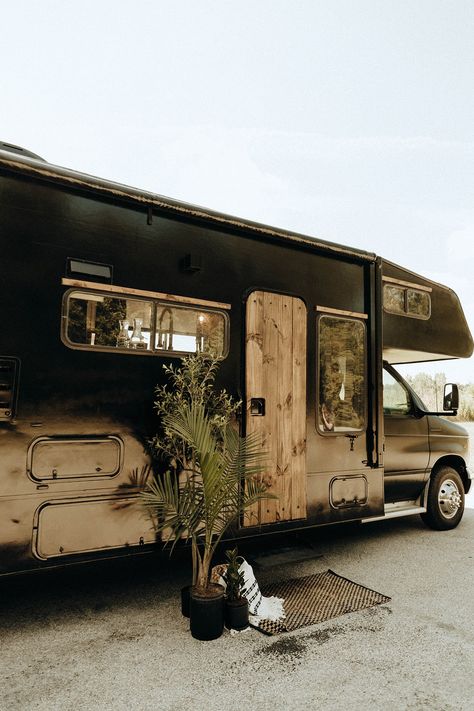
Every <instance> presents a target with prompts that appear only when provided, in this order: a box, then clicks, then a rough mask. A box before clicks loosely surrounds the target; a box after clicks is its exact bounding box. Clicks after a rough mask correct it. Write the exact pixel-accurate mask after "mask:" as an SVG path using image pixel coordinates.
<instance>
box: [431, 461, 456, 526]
mask: <svg viewBox="0 0 474 711" xmlns="http://www.w3.org/2000/svg"><path fill="white" fill-rule="evenodd" d="M463 513H464V485H463V483H462V479H461V477H460V476H459V474H458V473H457V471H456V470H455V469H453V468H452V467H441V468H440V469H438V471H436V472H434V474H432V475H431V480H430V485H429V489H428V499H427V502H426V513H424V514H421V518H422V519H423V521H424V522H425V523H426V524H427V525H428V526H430V527H431V528H434V529H436V530H437V531H447V530H449V529H450V528H456V526H457V525H458V523H459V522H460V520H461V519H462V515H463Z"/></svg>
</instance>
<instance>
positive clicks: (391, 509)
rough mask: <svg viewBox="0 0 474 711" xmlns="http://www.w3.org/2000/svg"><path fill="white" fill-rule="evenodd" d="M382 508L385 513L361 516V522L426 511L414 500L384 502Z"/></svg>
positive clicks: (383, 519)
mask: <svg viewBox="0 0 474 711" xmlns="http://www.w3.org/2000/svg"><path fill="white" fill-rule="evenodd" d="M384 510H385V513H384V515H383V516H374V518H363V519H362V521H361V523H370V522H371V521H385V520H386V519H388V518H399V517H400V516H413V515H414V514H422V513H426V508H425V507H424V506H420V505H419V504H418V503H417V502H415V501H399V502H397V503H396V504H385V507H384Z"/></svg>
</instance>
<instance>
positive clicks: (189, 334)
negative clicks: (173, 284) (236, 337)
mask: <svg viewBox="0 0 474 711" xmlns="http://www.w3.org/2000/svg"><path fill="white" fill-rule="evenodd" d="M225 332H226V317H225V315H224V314H223V313H221V312H220V311H208V310H206V309H195V308H190V307H186V306H170V305H169V304H158V305H157V311H156V336H155V349H156V350H157V351H168V352H174V353H176V352H177V353H211V352H212V353H215V354H216V355H218V356H222V355H224V350H225V340H226V339H225Z"/></svg>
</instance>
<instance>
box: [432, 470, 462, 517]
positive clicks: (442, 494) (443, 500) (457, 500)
mask: <svg viewBox="0 0 474 711" xmlns="http://www.w3.org/2000/svg"><path fill="white" fill-rule="evenodd" d="M461 502H462V498H461V494H460V492H459V489H458V487H457V484H456V482H454V481H453V480H452V479H446V481H443V483H442V484H441V487H440V490H439V495H438V503H439V508H440V510H441V513H442V514H443V516H445V517H446V518H453V516H455V515H456V514H457V512H458V510H459V507H460V506H461Z"/></svg>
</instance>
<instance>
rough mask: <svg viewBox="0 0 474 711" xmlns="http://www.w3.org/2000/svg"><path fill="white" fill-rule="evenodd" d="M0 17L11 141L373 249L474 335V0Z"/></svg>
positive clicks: (468, 370)
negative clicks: (432, 287) (434, 287)
mask: <svg viewBox="0 0 474 711" xmlns="http://www.w3.org/2000/svg"><path fill="white" fill-rule="evenodd" d="M1 26H2V32H1V42H0V62H1V64H0V66H1V68H2V69H1V73H0V90H1V93H0V140H4V141H8V142H11V143H16V144H19V145H22V146H24V147H25V148H29V149H30V150H32V151H34V152H36V153H38V154H39V155H41V156H43V157H44V158H45V159H46V160H48V161H50V162H52V163H56V164H59V165H63V166H67V167H70V168H73V169H76V170H81V171H84V172H88V173H92V174H95V175H99V176H101V177H105V178H110V179H112V180H117V181H119V182H124V183H127V184H129V185H134V186H136V187H139V188H146V189H149V190H152V191H154V192H157V193H161V194H163V195H167V196H170V197H174V198H179V199H182V200H186V201H188V202H192V203H197V204H200V205H205V206H207V207H210V208H214V209H217V210H221V211H224V212H229V213H231V214H236V215H239V216H242V217H245V218H249V219H253V220H257V221H261V222H265V223H269V224H273V225H277V226H279V227H284V228H289V229H293V230H297V231H301V232H304V233H306V234H311V235H314V236H318V237H321V238H324V239H328V240H333V241H336V242H340V243H343V244H349V245H351V246H356V247H361V248H363V249H367V250H369V251H375V252H377V253H378V254H381V255H382V256H384V257H386V258H387V259H390V260H392V261H394V262H397V263H400V264H402V265H403V266H406V267H408V268H410V269H412V270H414V271H416V272H420V273H421V274H424V275H426V276H428V277H430V278H432V279H435V280H437V281H441V282H443V283H445V284H447V285H449V286H451V287H452V288H454V289H455V291H456V292H457V293H458V294H459V296H460V298H461V301H462V303H463V306H464V309H465V313H466V316H467V318H468V320H469V322H470V326H471V330H472V331H474V286H473V276H472V275H473V272H474V207H473V194H474V2H472V0H357V1H354V0H252V1H251V2H250V1H248V0H238V1H237V0H233V1H230V0H214V1H212V0H181V1H180V0H175V1H174V2H170V0H167V1H166V2H165V1H164V0H154V1H153V0H134V2H133V3H132V2H124V1H121V0H114V2H111V1H109V0H94V1H93V2H92V1H91V0H76V1H74V0H61V1H59V0H41V1H39V0H38V1H35V0H16V1H15V2H9V3H5V4H4V5H3V6H2V12H1ZM439 369H440V367H439V365H438V366H436V367H435V370H439ZM441 369H444V370H445V371H446V372H447V373H448V375H451V376H452V378H455V379H457V380H459V381H461V382H463V381H464V382H467V381H471V382H474V361H473V360H472V359H471V360H470V361H459V362H457V364H456V366H455V367H451V368H450V369H448V368H445V367H444V366H443V367H442V368H441Z"/></svg>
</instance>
